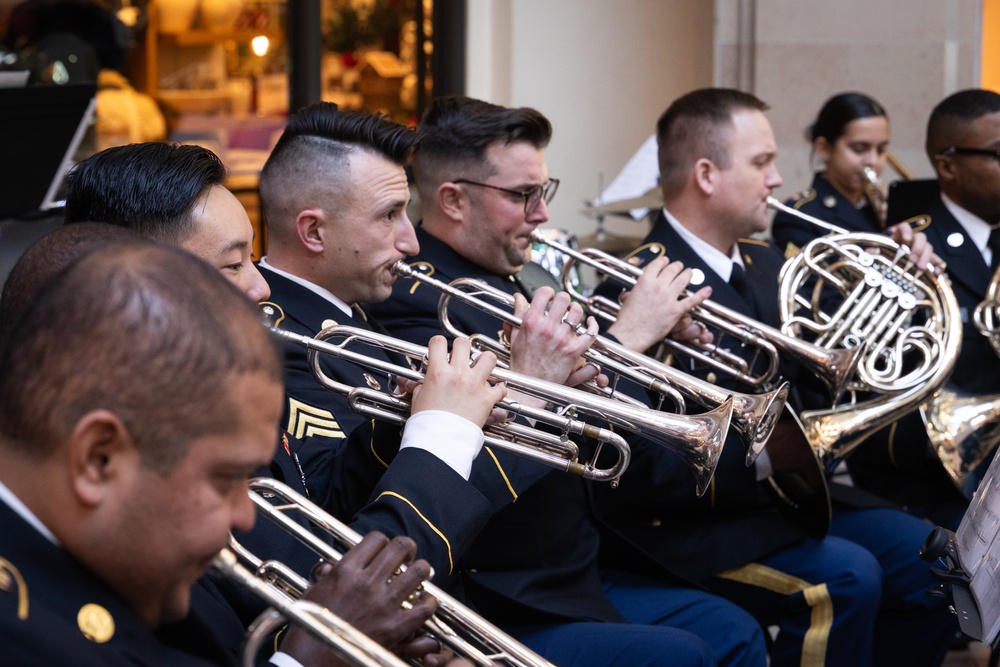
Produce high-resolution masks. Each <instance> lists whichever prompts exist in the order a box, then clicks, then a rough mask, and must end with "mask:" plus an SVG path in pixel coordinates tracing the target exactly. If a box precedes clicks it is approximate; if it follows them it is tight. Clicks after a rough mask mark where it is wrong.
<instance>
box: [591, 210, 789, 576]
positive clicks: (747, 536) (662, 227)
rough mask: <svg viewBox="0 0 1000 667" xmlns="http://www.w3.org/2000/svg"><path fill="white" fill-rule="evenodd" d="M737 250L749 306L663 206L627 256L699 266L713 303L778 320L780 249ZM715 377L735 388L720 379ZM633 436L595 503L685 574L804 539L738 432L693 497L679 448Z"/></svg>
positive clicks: (756, 244)
mask: <svg viewBox="0 0 1000 667" xmlns="http://www.w3.org/2000/svg"><path fill="white" fill-rule="evenodd" d="M739 251H740V254H741V256H742V258H743V262H744V264H745V270H746V278H747V282H748V283H749V285H750V286H751V288H752V291H753V301H754V303H753V304H750V303H748V302H747V301H746V300H745V299H744V297H743V296H741V295H740V294H739V292H737V291H736V290H735V289H734V288H733V287H732V286H731V285H730V284H729V283H728V282H725V281H723V280H722V278H721V277H720V276H719V275H718V274H717V273H715V272H714V271H713V270H712V269H711V268H710V267H709V266H708V264H706V263H705V262H704V261H703V260H702V259H701V257H700V256H699V255H698V254H697V253H696V252H695V251H694V250H693V249H692V248H691V247H690V246H689V245H688V244H687V243H686V242H685V241H684V240H683V239H682V238H681V237H680V235H678V234H677V232H676V231H675V230H674V229H673V227H671V226H670V224H669V223H668V222H667V220H666V218H665V217H664V215H663V212H662V211H661V212H660V213H659V215H658V216H657V217H656V221H655V223H654V225H653V228H652V230H651V231H650V233H649V235H648V236H647V237H646V239H645V241H644V245H643V246H641V247H640V248H639V249H638V250H636V251H635V252H634V253H633V254H632V256H631V259H630V260H629V261H630V262H632V263H634V264H636V265H639V266H641V265H644V264H646V263H648V262H649V261H652V260H653V259H655V258H656V257H658V256H660V255H662V254H664V252H665V253H666V255H667V256H668V257H669V258H670V260H671V261H680V262H682V263H683V264H684V266H686V267H688V268H691V269H693V270H695V278H694V280H695V282H697V280H698V274H699V273H700V275H701V277H702V281H703V282H702V283H701V284H696V285H694V287H697V288H700V287H703V286H705V285H709V286H711V287H712V297H711V298H712V301H713V302H715V303H718V304H720V305H723V306H726V307H728V308H731V309H733V310H736V311H739V312H742V313H745V314H748V315H750V316H751V317H753V318H754V319H757V320H760V321H762V322H764V323H767V324H771V325H775V324H776V323H777V321H778V305H777V301H776V299H775V290H776V281H777V275H778V271H779V269H780V267H781V264H782V259H781V256H780V255H779V254H778V253H777V252H776V251H775V250H774V248H773V247H771V246H770V245H769V244H766V243H763V242H760V241H755V240H744V241H741V242H740V244H739ZM619 289H620V287H617V286H615V285H613V284H610V283H606V284H604V285H602V286H601V289H600V291H601V292H602V293H603V294H604V295H605V296H608V297H613V296H616V295H617V292H618V291H619ZM734 351H735V350H734ZM678 363H679V367H680V368H681V369H682V370H684V371H685V372H687V373H691V374H694V375H697V376H699V377H702V378H705V377H706V376H707V375H708V372H709V371H708V369H707V368H705V367H703V366H702V365H701V364H698V363H697V362H693V361H692V360H691V359H688V358H683V359H682V360H679V362H678ZM714 382H715V383H716V384H719V385H720V386H724V387H729V388H732V389H735V388H736V387H735V385H733V384H732V383H731V382H728V380H727V378H725V377H722V376H720V377H718V378H715V379H714ZM695 408H697V406H691V409H692V410H694V409H695ZM630 442H631V443H633V446H632V463H631V464H630V466H629V469H628V471H627V472H626V473H625V475H624V476H623V477H622V481H621V485H620V486H619V488H618V489H616V490H606V489H598V493H599V494H600V495H599V499H598V500H599V503H598V507H599V510H600V512H601V514H602V516H603V518H604V521H605V524H606V525H608V526H611V527H613V528H614V529H615V530H616V531H617V532H618V533H619V534H620V536H621V537H623V538H624V539H626V540H628V541H630V542H631V543H632V544H634V545H636V546H637V547H638V548H640V549H642V550H643V551H644V552H645V553H647V554H648V555H650V556H651V557H652V558H654V559H655V560H657V561H658V562H660V563H663V564H664V565H665V566H667V567H669V568H671V569H672V570H674V571H676V572H678V573H680V574H681V575H683V576H685V577H687V578H688V579H691V580H693V581H696V582H701V581H705V580H706V579H708V578H709V577H711V576H713V575H716V574H718V573H720V572H723V571H725V570H727V569H730V568H733V567H738V566H741V565H745V564H746V563H750V562H753V561H754V560H756V559H758V558H761V557H762V556H764V555H766V554H768V553H771V552H773V551H775V550H777V549H779V548H781V547H784V546H787V545H789V544H792V543H794V542H796V541H798V540H799V539H801V538H802V537H803V536H804V534H805V532H804V531H803V530H802V528H800V527H799V526H797V525H796V524H794V523H792V522H791V521H790V520H789V519H787V518H785V517H784V516H783V515H781V514H780V513H779V512H778V511H777V509H776V508H775V507H774V505H773V504H772V502H771V500H770V497H769V495H768V494H767V493H766V492H765V489H764V484H765V483H762V482H758V481H757V480H756V471H755V469H754V468H753V467H751V468H747V467H746V463H745V458H746V448H745V446H744V445H743V443H742V441H741V440H740V439H739V437H738V435H737V434H736V433H735V432H734V431H733V430H732V429H730V432H729V437H728V438H727V439H726V444H725V447H724V448H723V453H722V457H721V459H720V462H719V465H718V467H717V468H716V473H715V477H714V479H713V481H712V483H711V485H710V487H709V490H708V491H707V492H706V493H705V495H704V496H702V497H701V498H698V497H697V496H696V495H695V493H694V485H693V483H692V481H691V473H690V471H689V470H688V468H687V466H686V464H685V463H683V462H682V461H681V459H680V457H679V456H678V455H676V454H675V453H673V452H671V451H669V450H667V449H664V448H663V447H660V446H658V445H655V444H652V443H649V442H645V443H643V442H640V441H636V440H634V439H630ZM605 556H606V557H607V558H608V559H609V560H611V561H612V562H615V561H616V560H617V559H621V557H622V556H623V553H622V552H620V551H619V552H616V551H613V550H605ZM626 562H627V561H625V562H623V563H622V564H625V563H626Z"/></svg>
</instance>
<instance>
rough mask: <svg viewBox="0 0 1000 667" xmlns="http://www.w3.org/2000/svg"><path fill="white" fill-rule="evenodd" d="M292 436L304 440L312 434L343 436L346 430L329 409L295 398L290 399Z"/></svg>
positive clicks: (289, 421) (289, 409) (289, 428)
mask: <svg viewBox="0 0 1000 667" xmlns="http://www.w3.org/2000/svg"><path fill="white" fill-rule="evenodd" d="M286 428H287V430H288V431H289V432H290V433H291V434H292V437H294V438H298V439H299V440H302V439H303V438H307V437H310V436H316V435H321V436H326V437H328V438H343V437H345V436H344V431H343V430H342V429H341V428H340V424H338V423H337V419H336V418H335V417H334V416H333V413H332V412H330V411H329V410H322V409H320V408H316V407H313V406H311V405H309V404H307V403H303V402H302V401H297V400H295V399H294V398H291V397H289V399H288V426H287V427H286Z"/></svg>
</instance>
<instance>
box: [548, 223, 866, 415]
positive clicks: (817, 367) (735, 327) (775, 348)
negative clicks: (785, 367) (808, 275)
mask: <svg viewBox="0 0 1000 667" xmlns="http://www.w3.org/2000/svg"><path fill="white" fill-rule="evenodd" d="M531 238H532V241H534V242H535V243H545V244H547V245H550V246H551V247H553V248H555V249H556V250H558V251H559V252H562V253H564V254H566V255H567V256H568V257H570V258H571V259H572V260H575V262H579V263H582V264H586V265H588V266H590V267H591V268H593V269H594V270H596V271H598V272H600V273H602V274H604V275H606V276H607V277H608V278H613V279H614V280H617V281H618V282H620V283H621V284H623V285H625V286H626V287H629V288H631V287H634V286H635V284H636V281H637V280H638V279H639V277H640V276H642V269H641V268H639V267H636V266H633V265H631V264H629V263H628V262H626V261H624V260H621V259H619V258H617V257H615V256H614V255H610V254H608V253H606V252H604V251H602V250H599V249H596V248H585V249H583V250H575V249H574V248H571V247H569V246H567V245H565V244H562V243H559V242H556V241H553V240H551V239H549V238H548V237H546V236H545V235H544V234H542V233H540V232H539V231H538V230H535V231H534V232H532V237H531ZM574 268H575V264H574V263H573V262H567V263H566V264H565V265H564V266H563V285H564V287H565V288H566V290H567V291H569V293H570V294H571V295H572V296H573V298H575V299H577V300H578V301H581V302H583V303H586V304H587V307H588V308H589V310H590V311H591V312H592V313H593V314H594V315H595V316H598V317H601V318H603V319H604V320H606V321H608V322H614V321H615V320H616V318H617V315H618V311H619V310H621V305H620V304H619V303H618V302H617V301H612V300H610V299H607V298H605V297H602V296H590V297H588V296H586V295H584V294H582V293H581V292H580V291H579V290H577V289H576V288H575V287H574V286H573V284H572V281H570V280H569V277H570V275H571V273H572V271H573V270H574ZM688 295H689V293H688V292H687V291H685V292H683V293H682V295H681V296H682V297H686V296H688ZM691 316H692V317H693V318H694V319H695V320H696V321H698V322H701V323H702V324H704V325H705V326H706V327H707V328H709V329H713V330H715V331H717V332H719V334H720V335H719V336H716V339H715V341H714V342H713V343H712V344H710V345H704V344H701V343H686V342H681V341H676V340H673V339H672V338H669V337H667V338H664V339H663V341H662V343H663V345H665V346H666V347H667V348H669V349H671V350H674V351H675V352H679V353H681V354H687V355H689V356H696V357H697V358H698V360H699V361H701V362H702V363H704V364H707V365H709V366H711V367H713V368H715V369H716V370H718V371H719V372H721V373H724V374H726V375H729V376H732V377H733V378H734V379H736V380H737V381H739V382H742V383H744V384H746V385H748V386H750V387H754V388H756V389H764V388H766V387H768V386H770V385H772V384H773V382H774V378H775V377H776V376H777V373H778V367H779V363H780V354H784V355H787V356H789V357H791V358H792V359H793V360H795V361H796V362H798V363H799V364H801V365H803V366H805V367H806V368H808V369H809V371H810V372H812V373H815V374H816V376H817V377H818V378H819V379H820V380H821V381H822V382H823V384H824V385H826V387H827V389H828V390H829V392H830V394H831V395H832V396H833V397H834V399H833V400H834V402H836V401H838V400H839V399H840V396H841V395H842V394H843V392H844V389H845V387H846V386H847V382H848V381H849V380H850V378H851V376H852V375H853V373H854V369H855V367H856V366H857V363H858V359H859V358H860V356H861V352H862V348H861V347H857V348H851V349H838V350H831V349H826V348H822V347H818V346H816V345H812V344H810V343H807V342H805V341H803V340H800V339H798V338H795V337H793V336H788V335H785V334H784V333H782V332H781V331H780V330H778V329H775V328H774V327H770V326H768V325H766V324H764V323H763V322H758V321H756V320H752V319H750V318H748V317H746V316H745V315H743V314H742V313H738V312H736V311H735V310H732V309H730V308H726V307H725V306H723V305H720V304H717V303H714V302H712V301H705V302H704V303H702V304H701V306H698V307H695V308H692V309H691ZM722 334H726V335H730V336H733V337H735V338H736V339H737V340H739V341H740V343H741V344H742V345H744V346H746V347H750V348H755V349H756V350H757V352H756V353H755V356H754V358H753V360H751V361H749V362H748V361H747V360H746V359H744V358H743V357H741V356H739V355H737V354H732V353H730V352H728V351H726V350H724V349H722V348H721V347H720V346H719V338H720V337H721V335H722ZM779 353H780V354H779ZM758 358H763V359H764V362H765V366H764V368H763V370H760V371H758V372H757V373H756V374H751V369H752V368H753V367H755V366H756V365H757V364H756V360H757V359H758Z"/></svg>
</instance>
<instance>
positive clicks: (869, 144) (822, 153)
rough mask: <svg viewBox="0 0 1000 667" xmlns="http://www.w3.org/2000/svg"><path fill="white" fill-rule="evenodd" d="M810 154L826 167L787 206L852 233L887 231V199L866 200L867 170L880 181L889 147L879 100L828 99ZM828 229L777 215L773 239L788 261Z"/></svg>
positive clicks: (856, 96)
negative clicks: (878, 177)
mask: <svg viewBox="0 0 1000 667" xmlns="http://www.w3.org/2000/svg"><path fill="white" fill-rule="evenodd" d="M806 138H807V139H808V141H809V143H810V145H811V146H812V150H811V151H810V156H814V155H815V156H819V158H820V159H821V160H822V161H823V165H824V168H823V170H822V171H819V172H816V174H815V176H814V177H813V182H812V186H811V187H809V188H807V189H805V190H803V191H802V192H799V193H798V194H796V195H795V196H794V197H792V198H791V199H789V200H788V201H787V202H785V203H786V204H788V205H789V206H792V207H794V208H795V209H797V210H799V211H802V212H803V213H806V214H807V215H811V216H813V217H815V218H819V219H820V220H825V221H827V222H829V223H831V224H834V225H837V226H838V227H843V228H844V229H846V230H848V231H852V232H871V233H875V234H879V233H881V232H882V229H883V227H884V226H885V210H884V198H883V199H882V200H880V201H876V202H875V203H874V204H873V202H872V201H871V199H870V198H869V197H868V196H866V193H867V192H870V191H871V190H870V189H869V188H870V187H871V186H870V185H869V188H866V185H868V182H867V181H866V180H865V175H864V169H865V167H868V168H869V169H871V170H872V171H873V172H874V173H875V175H876V176H881V175H882V170H883V169H884V168H885V160H886V151H887V150H888V148H889V116H888V115H887V114H886V112H885V109H884V108H883V107H882V105H881V104H879V103H878V102H877V101H875V100H874V99H872V98H871V97H869V96H867V95H864V94H863V93H855V92H850V93H841V94H839V95H834V96H833V97H831V98H830V99H828V100H827V101H826V102H825V103H824V104H823V107H822V108H821V109H820V110H819V114H818V115H817V116H816V120H815V121H814V122H813V124H812V125H810V126H809V129H808V130H807V131H806ZM824 233H826V231H825V230H823V229H819V228H817V227H816V226H815V225H810V224H809V223H807V222H804V221H802V220H800V219H798V218H796V217H794V216H792V215H790V214H788V213H784V212H780V211H779V212H778V213H777V214H775V216H774V221H773V223H772V226H771V235H772V236H773V237H774V242H775V244H776V245H777V246H778V248H779V249H782V250H783V251H784V253H785V256H786V257H791V256H793V255H795V254H797V253H798V250H799V248H801V247H802V246H804V245H805V244H806V243H808V242H809V241H811V240H813V239H814V238H816V237H817V236H821V235H823V234H824Z"/></svg>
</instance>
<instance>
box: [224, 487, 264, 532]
mask: <svg viewBox="0 0 1000 667" xmlns="http://www.w3.org/2000/svg"><path fill="white" fill-rule="evenodd" d="M234 493H235V496H234V497H233V503H232V521H231V522H230V525H231V526H232V530H235V531H239V532H243V533H245V532H249V531H250V530H252V529H253V524H254V521H255V520H256V519H257V510H256V508H255V507H254V504H253V501H252V500H250V494H249V493H247V486H246V484H242V485H240V486H239V487H238V488H237V489H236V490H235V492H234Z"/></svg>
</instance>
